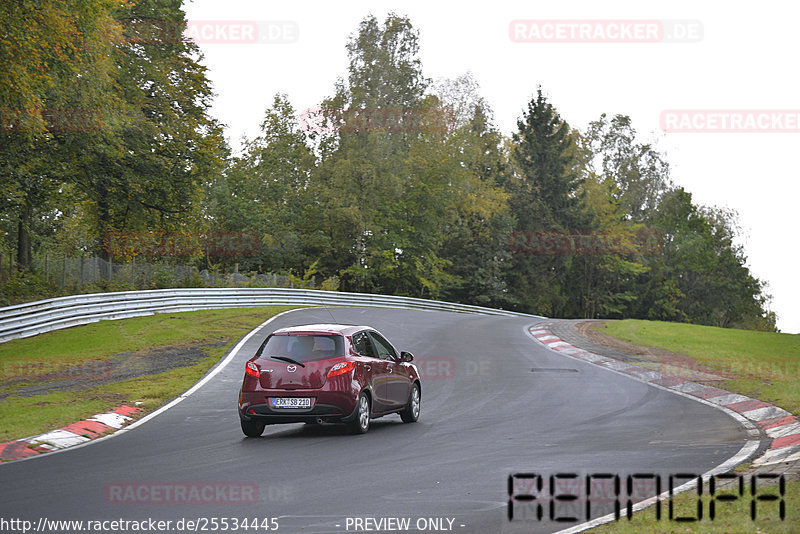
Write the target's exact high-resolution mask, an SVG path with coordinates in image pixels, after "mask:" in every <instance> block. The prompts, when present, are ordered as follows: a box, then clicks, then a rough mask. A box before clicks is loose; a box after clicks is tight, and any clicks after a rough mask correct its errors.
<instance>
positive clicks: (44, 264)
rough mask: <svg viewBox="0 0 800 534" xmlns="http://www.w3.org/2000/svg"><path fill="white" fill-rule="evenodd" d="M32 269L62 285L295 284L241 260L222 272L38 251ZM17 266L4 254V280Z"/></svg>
mask: <svg viewBox="0 0 800 534" xmlns="http://www.w3.org/2000/svg"><path fill="white" fill-rule="evenodd" d="M32 260H33V262H32V270H33V272H35V273H37V274H38V275H39V276H40V277H41V278H43V279H44V280H46V281H47V282H49V283H53V284H55V285H57V286H58V287H60V288H80V287H82V286H86V285H101V284H102V285H112V286H119V287H124V288H131V289H162V288H169V287H219V286H225V287H248V286H250V287H294V283H293V282H292V280H291V279H290V278H289V277H288V276H284V275H278V274H271V273H239V272H238V264H237V265H236V266H235V267H234V268H233V271H232V272H229V273H220V272H213V271H209V270H208V269H202V270H201V269H198V268H197V267H195V266H193V265H170V264H166V263H164V264H161V263H148V262H141V261H140V262H137V261H131V262H130V263H115V262H114V261H113V260H112V261H106V260H104V259H103V258H100V257H97V256H84V257H70V256H66V255H51V254H38V255H37V254H35V255H34V256H33V258H32ZM15 270H16V265H15V263H14V260H13V256H11V255H8V254H6V255H3V254H0V282H2V281H4V280H7V279H8V278H10V277H11V276H12V274H13V273H14V272H15Z"/></svg>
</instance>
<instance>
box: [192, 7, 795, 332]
mask: <svg viewBox="0 0 800 534" xmlns="http://www.w3.org/2000/svg"><path fill="white" fill-rule="evenodd" d="M788 6H792V7H788ZM184 7H185V9H186V11H187V17H188V19H189V20H190V21H196V22H195V24H196V26H195V27H194V31H195V32H196V35H198V41H199V43H200V47H201V48H202V50H203V52H204V54H205V60H204V64H205V65H207V66H208V67H209V71H210V72H209V77H210V79H211V80H212V82H213V83H214V88H215V91H216V92H217V93H218V96H217V98H216V103H215V106H214V110H213V113H214V115H215V117H217V118H218V119H219V120H220V121H222V122H223V123H225V124H226V125H227V127H228V129H227V131H228V137H229V140H230V141H231V144H232V145H233V146H234V147H237V146H239V140H240V138H241V136H243V135H247V136H250V137H252V136H254V135H255V134H256V133H257V131H258V125H259V123H260V121H261V120H262V118H263V114H264V111H265V109H266V108H267V107H269V105H270V103H271V101H272V97H273V95H274V94H275V93H276V92H285V93H287V94H288V96H289V98H290V100H291V101H292V103H293V104H294V106H295V108H296V109H297V110H298V111H302V110H304V109H307V108H313V107H315V106H317V105H318V104H319V103H320V101H321V100H322V99H323V98H325V97H327V96H330V95H331V94H332V92H333V84H334V82H335V80H336V78H337V77H339V76H344V75H345V73H346V69H347V54H346V50H345V44H346V42H347V39H348V36H349V35H351V34H352V33H353V32H354V31H355V30H356V28H357V26H358V23H359V21H360V20H361V19H363V18H364V17H365V16H366V15H368V14H370V13H372V14H374V15H375V16H377V17H378V18H379V19H383V17H385V15H386V14H387V13H389V12H391V11H394V12H396V13H397V14H400V15H407V16H409V17H410V19H411V21H412V23H413V25H414V26H415V27H416V28H417V29H418V30H419V32H420V45H421V54H420V55H421V58H422V66H423V70H424V73H425V75H426V76H427V77H429V78H432V79H434V80H436V79H438V78H441V77H451V78H452V77H456V76H459V75H461V74H464V73H465V72H467V71H471V72H472V73H473V75H474V77H475V78H476V79H477V81H478V82H479V83H480V85H481V92H482V94H483V96H484V97H485V98H486V99H487V101H488V102H489V104H490V105H491V107H492V108H493V110H494V113H495V121H496V123H497V125H498V127H499V128H500V129H501V131H503V133H505V134H510V133H511V132H512V131H513V129H514V128H515V126H516V120H517V118H518V117H519V115H520V114H521V112H522V109H523V108H524V107H525V105H526V104H527V102H528V101H529V100H530V99H531V97H532V96H533V94H534V92H535V90H536V86H537V85H538V84H541V86H542V88H543V89H544V91H545V93H546V94H547V95H548V96H549V98H550V100H551V101H552V103H553V104H554V105H555V106H556V108H557V109H558V111H559V112H560V113H561V115H562V117H563V118H564V119H565V120H566V121H567V122H569V123H570V125H571V126H573V127H576V128H581V129H583V128H585V127H586V125H587V124H588V123H589V121H592V120H595V119H597V118H598V117H599V116H600V114H601V113H606V114H608V115H613V114H617V113H621V114H625V115H629V116H630V117H631V118H632V121H633V125H634V127H635V128H636V129H637V131H638V132H639V135H640V140H641V141H649V142H653V143H655V144H656V146H657V147H658V148H659V149H660V150H661V151H663V152H664V153H665V154H666V158H667V160H668V161H669V163H670V165H671V167H672V178H673V180H674V182H675V183H676V184H678V185H681V186H683V187H684V188H686V189H687V190H688V191H690V192H691V193H692V195H693V197H694V200H695V201H696V202H698V203H701V204H707V205H714V206H719V207H726V208H731V209H734V210H736V211H737V212H738V214H739V221H740V224H741V227H742V236H741V240H740V242H741V243H742V244H743V245H744V247H745V250H746V253H747V256H748V265H749V267H750V268H751V271H752V272H753V274H754V275H755V276H757V277H758V278H760V279H762V280H765V281H766V282H768V284H769V287H768V292H769V293H770V294H772V295H773V297H774V298H773V301H772V304H771V308H772V309H773V310H774V311H775V312H776V313H777V314H778V326H779V328H780V329H781V331H783V332H791V333H800V306H798V304H797V303H798V301H800V289H799V286H798V283H797V275H796V273H797V272H798V260H799V259H800V254H798V253H797V252H796V251H797V250H798V247H800V244H798V242H797V239H796V234H797V232H796V229H797V228H798V224H797V222H796V221H797V212H798V211H800V207H799V206H798V205H797V202H798V196H800V195H798V193H800V185H798V178H800V171H798V166H797V164H796V161H795V160H796V155H797V153H798V150H797V147H798V143H799V142H800V125H799V124H798V117H800V111H799V110H800V102H798V98H799V97H800V73H798V66H797V54H798V51H800V46H798V44H800V32H799V31H798V30H797V25H798V14H800V7H798V6H796V5H794V4H793V3H789V2H761V3H759V4H758V5H757V6H756V5H755V4H743V5H741V7H739V6H737V4H736V3H731V2H703V3H700V2H685V1H672V0H671V1H669V2H666V1H665V2H661V3H655V2H640V1H637V2H622V1H606V2H597V1H586V2H558V3H556V2H548V3H543V2H536V1H530V0H528V1H525V2H503V1H497V0H495V1H493V2H480V3H475V4H469V3H465V2H444V1H441V0H438V1H431V0H426V1H405V2H402V3H400V2H385V1H380V0H372V1H369V2H351V1H346V2H330V1H322V0H318V1H303V0H295V1H293V2H277V1H273V0H226V1H220V0H194V1H193V2H186V3H185V4H184ZM520 20H522V21H534V22H527V23H524V24H523V25H522V26H519V27H518V26H517V25H514V24H512V21H520ZM209 21H211V23H210V24H209ZM215 21H239V22H238V23H236V24H233V25H230V24H228V25H225V24H224V23H223V24H222V26H219V25H218V24H217V25H216V26H215ZM552 21H560V23H559V24H553V23H552ZM564 21H570V22H569V23H568V24H567V23H565V22H564ZM597 21H604V22H597ZM637 21H638V22H637ZM220 28H222V29H221V30H220ZM237 28H238V29H239V31H240V34H241V35H237V34H236V32H237ZM519 28H521V29H519ZM253 30H254V31H255V32H256V35H254V36H253V37H252V38H251V35H252V32H253ZM637 32H638V33H637ZM537 38H538V39H539V42H518V41H519V40H521V39H528V40H533V39H537ZM620 39H622V40H624V41H626V42H619V40H620ZM609 40H612V41H613V40H617V42H609ZM672 110H701V112H700V113H694V114H692V115H686V114H674V113H672V114H669V115H667V114H665V112H670V111H672ZM719 110H724V111H725V113H724V114H718V113H716V111H719ZM762 110H763V111H775V110H779V111H780V113H777V114H776V113H771V114H763V113H753V112H760V111H762ZM662 117H663V118H664V120H667V118H668V119H669V120H673V119H674V120H676V121H683V122H674V123H671V124H672V125H673V126H674V125H676V124H677V125H683V128H682V129H684V130H686V129H697V128H705V129H711V130H713V131H712V132H709V133H698V132H682V131H678V132H673V131H665V130H664V128H663V127H664V126H665V123H664V122H662ZM687 117H688V118H687ZM737 120H738V121H740V122H736V121H737ZM687 121H688V122H687ZM748 129H749V130H750V131H744V130H748ZM752 130H756V132H755V133H753V132H752ZM775 130H783V131H775Z"/></svg>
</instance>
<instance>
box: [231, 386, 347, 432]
mask: <svg viewBox="0 0 800 534" xmlns="http://www.w3.org/2000/svg"><path fill="white" fill-rule="evenodd" d="M289 393H290V392H288V391H285V390H263V391H257V392H243V393H241V395H240V398H239V417H240V418H241V419H242V420H244V421H263V422H264V423H266V424H268V425H274V424H281V423H302V422H307V421H317V420H320V419H321V420H322V421H325V422H331V423H346V422H349V421H352V420H353V419H354V418H355V417H356V400H355V399H351V398H350V396H349V395H348V396H346V395H342V394H341V393H338V394H335V395H334V394H332V392H324V391H320V390H312V391H308V390H307V391H303V390H292V391H291V393H290V394H289ZM273 397H311V398H312V399H314V403H313V405H312V407H311V408H273V407H272V406H270V403H269V399H270V398H273ZM356 398H357V397H356Z"/></svg>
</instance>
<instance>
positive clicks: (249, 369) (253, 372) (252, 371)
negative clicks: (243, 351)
mask: <svg viewBox="0 0 800 534" xmlns="http://www.w3.org/2000/svg"><path fill="white" fill-rule="evenodd" d="M244 372H245V373H247V374H248V375H250V376H254V377H256V378H258V377H260V376H261V371H260V370H259V369H258V366H257V365H256V364H254V363H253V362H247V365H245V366H244Z"/></svg>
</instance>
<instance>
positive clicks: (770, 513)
mask: <svg viewBox="0 0 800 534" xmlns="http://www.w3.org/2000/svg"><path fill="white" fill-rule="evenodd" d="M744 480H745V482H746V483H745V488H744V494H743V495H741V496H740V495H738V493H735V492H730V491H725V492H717V494H716V495H715V503H714V505H715V506H714V507H715V516H714V519H711V517H710V511H711V508H710V505H711V497H710V495H709V492H708V487H707V486H706V487H704V488H703V495H700V496H698V495H697V491H687V492H685V493H681V494H679V495H676V496H675V497H673V498H672V517H673V519H672V520H670V515H669V501H664V502H662V503H661V519H656V508H655V506H651V507H649V508H646V509H644V510H641V511H639V512H636V513H635V514H633V517H632V518H631V520H630V521H629V520H628V519H626V518H625V517H624V516H623V518H622V519H620V520H618V521H613V522H611V523H607V524H605V525H603V526H600V527H597V528H593V529H591V530H589V531H587V532H592V533H596V534H605V533H612V532H613V533H615V534H638V533H640V532H691V533H704V534H705V533H711V534H717V533H719V534H723V533H725V534H727V533H739V532H741V533H745V532H763V533H770V534H771V533H775V534H794V533H796V532H798V531H799V530H800V482H787V483H786V486H785V493H784V495H782V496H781V495H780V490H779V487H778V486H768V487H762V486H758V489H757V492H756V496H757V497H764V496H774V497H776V498H777V500H773V501H766V500H757V501H756V519H755V520H753V518H752V515H751V513H752V509H751V507H752V504H753V502H754V499H753V496H752V495H751V493H750V491H751V490H750V487H749V482H750V477H749V476H748V475H744ZM722 495H729V496H732V497H736V500H732V501H722V500H719V497H720V496H722ZM781 499H783V501H784V518H783V519H781V517H780V508H779V506H780V500H781ZM698 503H699V504H698ZM698 509H700V510H701V511H702V516H700V517H701V519H699V520H695V521H693V522H687V521H676V520H675V519H676V518H694V519H697V518H698Z"/></svg>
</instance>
